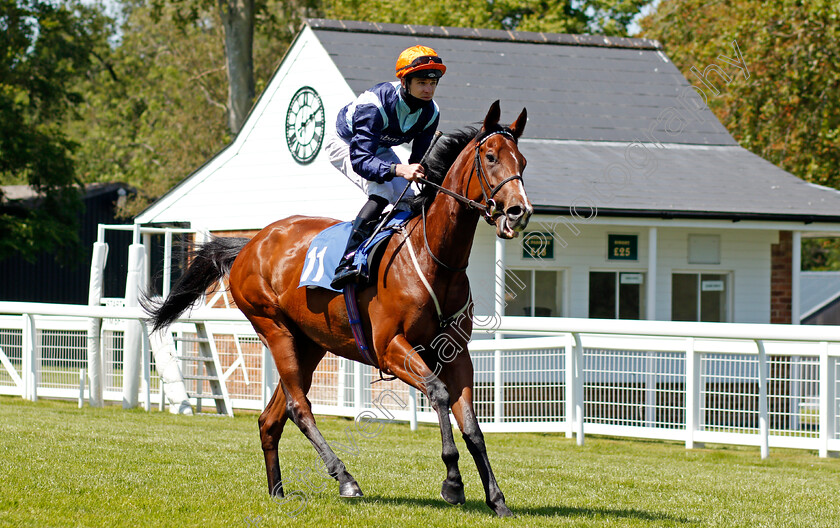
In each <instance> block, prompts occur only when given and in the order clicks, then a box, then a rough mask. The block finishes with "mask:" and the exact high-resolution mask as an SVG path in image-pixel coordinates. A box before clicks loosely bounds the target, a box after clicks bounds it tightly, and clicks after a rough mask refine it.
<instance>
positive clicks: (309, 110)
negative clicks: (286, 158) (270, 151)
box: [286, 86, 325, 165]
mask: <svg viewBox="0 0 840 528" xmlns="http://www.w3.org/2000/svg"><path fill="white" fill-rule="evenodd" d="M324 118H325V115H324V103H323V102H321V98H320V97H319V96H318V92H316V91H315V89H314V88H312V87H310V86H304V87H303V88H301V89H300V90H298V91H297V92H295V95H294V96H292V100H291V102H289V109H288V110H287V111H286V144H287V145H288V146H289V152H291V153H292V157H293V158H295V161H297V162H298V163H300V164H301V165H306V164H307V163H312V161H313V160H314V159H315V157H316V156H317V155H318V151H319V150H321V144H322V143H323V141H324Z"/></svg>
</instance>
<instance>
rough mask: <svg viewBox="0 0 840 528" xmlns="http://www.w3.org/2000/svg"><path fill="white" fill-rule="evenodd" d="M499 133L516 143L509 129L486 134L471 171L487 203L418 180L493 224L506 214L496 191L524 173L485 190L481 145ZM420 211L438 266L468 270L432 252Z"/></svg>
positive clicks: (424, 219) (425, 240)
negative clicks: (497, 206)
mask: <svg viewBox="0 0 840 528" xmlns="http://www.w3.org/2000/svg"><path fill="white" fill-rule="evenodd" d="M497 134H500V135H503V136H506V137H508V138H510V139H511V140H512V141H513V142H514V143H516V138H515V137H513V134H512V133H511V132H510V131H508V130H497V131H495V132H490V133H489V134H487V135H486V136H484V137H483V138H481V140H480V141H478V142H477V143H476V144H475V161H474V162H473V167H472V170H471V171H470V179H472V175H473V173H475V174H477V175H478V186H479V187H480V188H481V194H482V196H483V199H484V202H485V203H481V202H476V201H475V200H471V199H469V198H467V197H466V196H463V195H461V194H458V193H456V192H454V191H450V190H449V189H446V188H444V187H442V186H440V185H438V184H437V183H434V182H432V181H429V180H424V179H418V180H416V181H417V182H418V183H424V184H426V185H431V186H432V187H434V188H435V189H437V190H438V191H440V192H442V193H443V194H446V195H448V196H451V197H452V198H455V199H456V200H458V201H460V202H461V203H464V204H466V205H467V207H469V208H470V209H478V210H480V211H481V212H482V213H483V216H484V220H485V221H486V222H487V223H488V224H490V225H493V224H494V223H495V220H496V218H498V217H499V216H501V215H503V214H504V212H503V211H501V210H499V209H497V208H496V201H495V200H493V197H494V196H496V193H498V192H499V191H500V190H501V188H502V187H504V186H505V185H506V184H507V183H509V182H511V181H514V180H520V181H521V180H522V175H521V174H514V175H513V176H509V177H507V178H505V179H504V180H502V181H501V182H499V184H498V185H496V186H495V187H493V188H492V189H490V195H489V196H488V194H487V191H486V190H485V186H486V187H488V188H489V187H490V182H489V181H488V179H487V173H486V171H485V170H484V163H482V161H481V145H483V144H484V142H485V141H487V140H488V139H490V138H491V137H492V136H495V135H497ZM442 135H443V134H441V133H440V132H438V133H437V134H435V139H434V140H433V141H432V144H431V145H429V149H428V150H427V151H426V154H427V155H428V153H429V152H430V151H431V150H432V147H433V146H434V144H435V143H436V142H437V140H438V138H440V137H441V136H442ZM423 157H424V158H425V157H426V156H423ZM467 187H469V183H467ZM406 188H408V186H406ZM403 193H405V191H403ZM400 199H402V195H400ZM397 201H399V200H397ZM420 211H421V213H422V215H423V242H424V243H425V244H426V251H428V252H429V255H431V257H432V260H434V261H435V263H436V264H437V265H438V266H440V267H442V268H443V269H445V270H447V271H451V272H459V271H464V270H466V269H467V266H464V267H462V268H455V267H452V266H449V265H447V264H445V263H444V262H443V261H442V260H440V259H439V258H437V257H436V256H435V254H434V253H432V248H431V247H429V237H428V235H427V232H426V208H425V207H421V209H420Z"/></svg>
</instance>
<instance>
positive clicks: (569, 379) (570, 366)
mask: <svg viewBox="0 0 840 528" xmlns="http://www.w3.org/2000/svg"><path fill="white" fill-rule="evenodd" d="M565 348H566V369H565V370H566V438H571V437H573V436H574V434H575V406H576V405H577V389H576V387H577V381H576V380H575V366H574V365H575V336H574V334H572V333H568V334H566V346H565Z"/></svg>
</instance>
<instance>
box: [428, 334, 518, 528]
mask: <svg viewBox="0 0 840 528" xmlns="http://www.w3.org/2000/svg"><path fill="white" fill-rule="evenodd" d="M441 378H443V380H444V381H445V382H446V386H447V387H448V389H449V394H450V397H451V399H452V414H453V415H454V416H455V420H456V421H457V422H458V427H459V428H460V429H461V434H462V436H463V438H464V442H465V443H466V444H467V449H468V450H469V451H470V454H471V455H472V457H473V459H474V460H475V465H476V467H477V468H478V474H479V475H480V476H481V483H482V484H483V485H484V496H485V500H486V502H487V505H488V506H490V509H491V510H493V511H494V512H496V515H498V516H500V517H509V516H511V515H513V513H512V512H511V511H510V509H509V508H508V507H507V504H505V495H504V494H503V493H502V490H501V489H500V488H499V484H498V482H496V477H495V475H493V469H492V468H491V467H490V459H489V458H488V456H487V447H486V446H485V444H484V435H483V434H482V433H481V428H480V427H479V426H478V419H477V418H476V416H475V409H474V408H473V397H472V392H473V365H472V360H471V359H470V356H469V353H468V352H467V351H466V350H464V351H462V352H461V353H460V354H458V355H457V356H456V357H455V359H454V360H453V361H452V362H451V363H448V364H446V365H445V367H444V370H443V372H441Z"/></svg>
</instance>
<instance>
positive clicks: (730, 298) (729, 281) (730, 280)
mask: <svg viewBox="0 0 840 528" xmlns="http://www.w3.org/2000/svg"><path fill="white" fill-rule="evenodd" d="M704 274H708V275H723V276H725V277H726V279H725V280H726V283H725V286H726V287H727V288H726V320H725V321H720V322H721V323H731V322H732V321H733V320H734V318H733V311H734V299H735V297H734V293H733V290H734V289H735V288H734V286H733V285H734V282H735V281H734V273H733V272H732V271H731V270H709V269H704V270H698V269H690V270H677V269H672V270H671V281H670V283H669V289H670V291H671V314H670V317H669V319H670V320H672V321H673V320H674V275H697V279H698V280H697V288H698V289H699V291H698V292H697V306H696V311H697V319H696V321H697V322H699V321H700V313H701V311H700V308H701V307H700V300H701V299H700V294H701V293H703V292H702V287H703V281H702V279H701V276H702V275H704Z"/></svg>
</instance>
